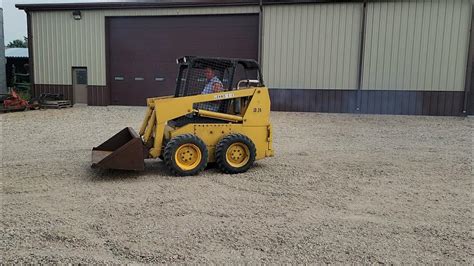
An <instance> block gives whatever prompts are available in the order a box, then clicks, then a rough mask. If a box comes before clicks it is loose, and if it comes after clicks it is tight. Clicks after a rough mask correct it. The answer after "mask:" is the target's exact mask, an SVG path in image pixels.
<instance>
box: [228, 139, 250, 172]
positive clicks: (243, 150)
mask: <svg viewBox="0 0 474 266" xmlns="http://www.w3.org/2000/svg"><path fill="white" fill-rule="evenodd" d="M225 157H226V161H227V163H228V164H229V165H230V166H232V167H235V168H239V167H243V166H245V165H246V164H247V163H248V161H249V160H250V151H249V148H248V147H247V145H245V144H244V143H241V142H236V143H233V144H232V145H230V146H229V148H227V152H226V153H225Z"/></svg>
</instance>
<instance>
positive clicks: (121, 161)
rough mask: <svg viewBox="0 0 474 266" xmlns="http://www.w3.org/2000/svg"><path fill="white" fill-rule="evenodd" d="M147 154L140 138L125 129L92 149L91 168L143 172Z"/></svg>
mask: <svg viewBox="0 0 474 266" xmlns="http://www.w3.org/2000/svg"><path fill="white" fill-rule="evenodd" d="M147 154H148V151H147V149H146V148H145V146H144V145H143V142H142V139H141V138H140V136H138V134H137V133H136V132H135V131H134V130H133V129H132V128H130V127H126V128H124V129H122V130H121V131H120V132H119V133H117V134H115V135H114V136H113V137H111V138H110V139H108V140H107V141H106V142H104V143H102V144H101V145H99V146H98V147H94V148H93V149H92V168H103V169H119V170H144V169H145V161H144V160H145V158H146V156H147Z"/></svg>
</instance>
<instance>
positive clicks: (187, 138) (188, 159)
mask: <svg viewBox="0 0 474 266" xmlns="http://www.w3.org/2000/svg"><path fill="white" fill-rule="evenodd" d="M163 159H164V162H165V164H166V166H167V167H168V169H169V170H170V171H171V173H173V174H174V175H177V176H190V175H196V174H198V173H199V172H201V171H202V170H204V168H206V166H207V159H208V151H207V147H206V144H205V143H204V141H202V140H201V139H200V138H199V137H197V136H195V135H192V134H184V135H179V136H176V137H174V138H172V139H171V140H170V141H169V142H168V143H167V144H166V146H165V150H164V154H163Z"/></svg>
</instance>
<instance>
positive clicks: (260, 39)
mask: <svg viewBox="0 0 474 266" xmlns="http://www.w3.org/2000/svg"><path fill="white" fill-rule="evenodd" d="M259 9H260V11H259V13H258V63H259V64H260V66H262V63H263V62H262V57H263V56H262V46H263V0H260V1H259Z"/></svg>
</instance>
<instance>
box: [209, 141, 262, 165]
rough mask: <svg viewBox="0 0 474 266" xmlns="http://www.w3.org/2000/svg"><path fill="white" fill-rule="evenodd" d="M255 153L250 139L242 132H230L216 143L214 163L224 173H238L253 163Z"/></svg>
mask: <svg viewBox="0 0 474 266" xmlns="http://www.w3.org/2000/svg"><path fill="white" fill-rule="evenodd" d="M256 153H257V152H256V149H255V144H254V143H253V142H252V140H251V139H249V138H248V137H247V136H245V135H242V134H231V135H228V136H226V137H224V138H223V139H222V140H221V141H219V143H218V144H217V147H216V163H217V166H218V167H219V169H220V170H221V171H222V172H224V173H227V174H239V173H243V172H246V171H247V170H248V169H249V168H250V167H251V166H252V165H253V163H254V162H255V156H256Z"/></svg>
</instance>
